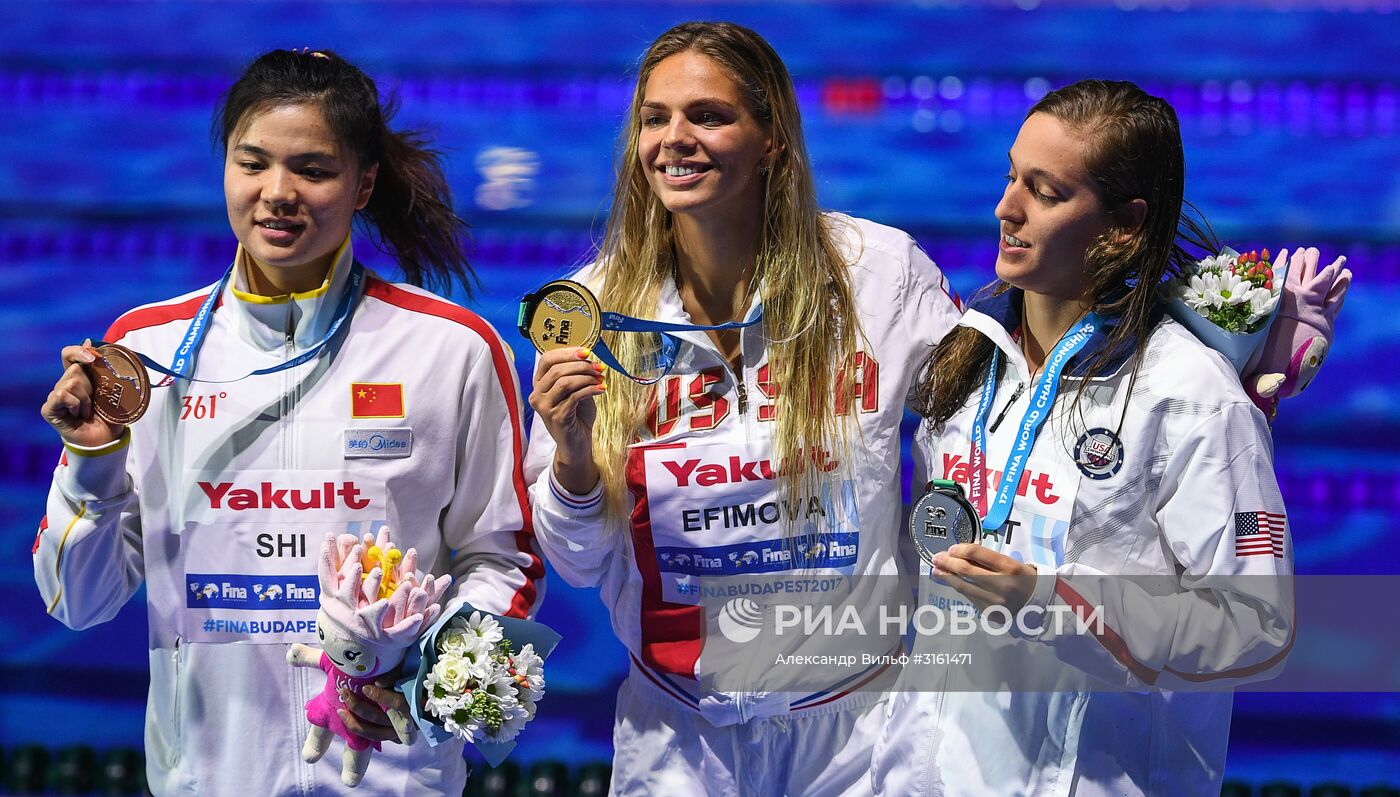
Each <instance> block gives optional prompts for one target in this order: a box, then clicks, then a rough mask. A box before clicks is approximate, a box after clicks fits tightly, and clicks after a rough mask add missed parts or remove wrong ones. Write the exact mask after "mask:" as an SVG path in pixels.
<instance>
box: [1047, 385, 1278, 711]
mask: <svg viewBox="0 0 1400 797" xmlns="http://www.w3.org/2000/svg"><path fill="white" fill-rule="evenodd" d="M1146 511H1147V513H1148V517H1147V518H1144V521H1145V522H1150V523H1154V524H1155V526H1156V527H1157V529H1159V530H1160V539H1161V544H1163V545H1165V546H1166V547H1167V550H1168V551H1169V552H1170V555H1171V557H1172V559H1174V560H1175V562H1176V563H1177V573H1176V574H1174V575H1164V576H1136V577H1134V576H1123V575H1117V574H1113V575H1110V574H1106V573H1103V572H1101V571H1096V570H1095V569H1093V568H1090V567H1087V566H1085V565H1083V564H1080V563H1074V562H1070V563H1066V564H1064V565H1062V566H1061V567H1060V568H1059V569H1058V571H1057V573H1056V576H1057V578H1055V579H1040V583H1039V584H1038V585H1037V590H1036V594H1035V595H1034V596H1033V597H1032V599H1031V603H1032V604H1039V605H1042V606H1043V605H1046V604H1049V605H1051V606H1055V605H1057V604H1058V605H1064V606H1067V607H1068V608H1069V609H1071V610H1073V611H1075V612H1076V613H1078V614H1079V616H1081V617H1086V618H1087V617H1091V616H1092V614H1093V612H1095V611H1098V612H1099V613H1100V617H1101V619H1102V623H1101V624H1099V623H1090V624H1089V625H1090V626H1091V632H1090V633H1088V634H1081V633H1078V632H1077V628H1076V625H1075V624H1074V623H1072V622H1071V623H1065V624H1060V627H1059V628H1057V627H1056V625H1057V624H1056V623H1054V622H1046V623H1045V625H1044V626H1043V628H1044V633H1043V634H1042V635H1041V637H1040V638H1041V639H1042V640H1043V641H1044V642H1046V643H1048V644H1050V645H1054V646H1055V648H1056V653H1057V655H1058V656H1059V658H1060V659H1061V660H1064V661H1068V662H1070V663H1072V664H1073V665H1074V666H1076V667H1078V668H1080V669H1081V670H1084V671H1085V672H1087V673H1088V674H1089V675H1091V676H1093V677H1096V678H1099V679H1102V680H1105V681H1108V682H1111V683H1114V684H1122V685H1127V686H1130V687H1139V686H1155V687H1158V688H1163V689H1175V690H1192V689H1197V690H1199V689H1212V690H1218V689H1222V688H1229V687H1232V686H1234V685H1237V684H1242V683H1247V682H1250V681H1259V680H1266V679H1268V678H1270V677H1273V676H1274V675H1276V674H1277V673H1278V671H1279V670H1280V669H1281V667H1282V665H1283V661H1284V659H1285V658H1286V656H1287V655H1288V651H1289V649H1290V648H1291V647H1292V645H1293V638H1294V627H1293V626H1294V611H1293V550H1292V543H1291V541H1290V540H1289V538H1288V530H1287V519H1286V517H1285V512H1284V507H1283V499H1282V496H1281V495H1280V493H1279V489H1278V483H1277V482H1276V481H1275V479H1274V472H1273V464H1272V441H1271V438H1270V436H1269V432H1268V428H1267V426H1266V425H1265V422H1264V419H1263V416H1262V415H1261V414H1260V413H1259V411H1258V410H1256V409H1255V408H1254V407H1253V406H1251V405H1248V404H1245V403H1237V404H1231V405H1228V406H1226V407H1225V408H1223V409H1222V410H1220V411H1219V412H1216V413H1214V414H1212V415H1210V416H1209V417H1207V418H1205V419H1204V420H1202V421H1200V422H1199V423H1198V424H1196V426H1195V428H1194V429H1192V430H1191V431H1190V432H1189V433H1188V434H1187V435H1186V436H1185V438H1184V439H1183V440H1182V441H1181V442H1180V443H1179V445H1178V446H1177V447H1176V449H1175V450H1174V451H1172V452H1170V454H1169V457H1168V459H1167V461H1166V464H1165V467H1164V469H1163V471H1162V474H1161V486H1160V487H1159V488H1158V491H1157V493H1156V500H1155V502H1154V503H1153V504H1152V505H1151V506H1149V507H1147V508H1146ZM1047 617H1048V618H1052V617H1053V615H1047Z"/></svg>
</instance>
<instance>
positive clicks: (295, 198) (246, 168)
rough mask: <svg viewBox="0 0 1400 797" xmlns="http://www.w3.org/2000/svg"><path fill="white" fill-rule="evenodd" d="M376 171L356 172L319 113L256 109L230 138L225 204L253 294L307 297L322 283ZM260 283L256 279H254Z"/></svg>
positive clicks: (297, 107) (310, 108)
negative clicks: (249, 268)
mask: <svg viewBox="0 0 1400 797" xmlns="http://www.w3.org/2000/svg"><path fill="white" fill-rule="evenodd" d="M377 171H378V166H377V164H371V165H370V167H369V168H368V169H365V168H362V167H361V165H360V164H359V163H357V159H356V158H355V155H354V154H353V153H352V152H350V151H349V150H348V149H347V148H346V147H345V146H344V144H343V143H342V142H341V141H340V140H338V139H337V138H336V136H335V135H334V133H332V132H331V129H330V126H329V125H327V124H326V120H325V118H324V116H323V115H322V114H321V111H320V109H318V108H317V107H315V106H312V105H282V106H275V107H272V108H265V109H255V110H253V111H251V112H250V113H249V116H248V118H247V119H246V120H245V121H244V122H243V123H242V124H241V125H240V126H239V127H238V129H236V130H235V131H234V135H232V136H230V137H229V140H228V150H227V152H226V154H225V159H224V200H225V202H226V204H227V206H228V220H229V225H230V226H231V227H232V228H233V232H234V235H236V236H237V237H238V242H239V243H240V244H242V245H243V248H244V250H245V251H246V252H247V253H248V254H249V255H250V256H251V257H252V259H253V265H254V268H256V269H258V271H259V274H258V275H249V284H250V286H251V287H252V288H253V290H254V291H257V290H258V288H257V286H258V284H260V283H261V284H266V285H268V286H270V287H272V288H273V289H275V290H276V291H277V292H280V293H287V292H292V291H307V290H312V289H314V288H316V287H319V286H320V285H321V283H322V281H324V280H325V276H326V272H327V270H328V269H329V268H330V262H331V258H332V256H334V254H335V251H336V249H337V248H338V247H339V246H340V244H341V242H342V241H344V240H345V236H346V235H347V234H349V232H350V223H351V221H352V220H353V218H354V215H355V211H356V210H359V209H361V208H363V207H364V206H365V205H366V204H367V203H368V202H369V198H370V194H371V193H372V192H373V190H374V177H375V174H376V173H377ZM257 277H261V279H257Z"/></svg>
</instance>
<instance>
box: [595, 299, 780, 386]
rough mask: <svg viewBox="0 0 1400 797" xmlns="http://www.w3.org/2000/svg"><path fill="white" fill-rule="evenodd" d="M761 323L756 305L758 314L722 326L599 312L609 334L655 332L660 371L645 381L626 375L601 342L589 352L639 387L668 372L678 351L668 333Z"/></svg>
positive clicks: (678, 342)
mask: <svg viewBox="0 0 1400 797" xmlns="http://www.w3.org/2000/svg"><path fill="white" fill-rule="evenodd" d="M762 320H763V307H762V305H760V306H759V308H758V312H757V313H755V314H754V317H753V318H750V319H749V320H747V321H728V322H725V323H723V324H713V325H710V324H681V323H676V322H672V321H653V320H650V319H646V318H633V317H632V316H630V315H623V314H622V313H610V312H607V311H606V310H605V311H603V318H602V321H603V329H604V330H607V331H610V332H659V333H661V350H660V351H659V352H658V353H657V361H658V365H659V366H660V369H661V370H660V372H659V373H658V374H657V375H656V376H654V377H651V378H649V379H643V378H639V377H636V376H633V375H632V374H630V373H628V372H627V369H626V368H623V367H622V364H621V363H619V362H618V361H617V357H615V356H613V353H612V351H611V350H609V349H608V344H606V343H604V342H603V339H602V338H601V337H600V338H598V342H597V343H596V344H595V345H594V346H593V353H594V354H596V355H598V360H599V361H601V362H602V363H603V364H604V365H606V366H607V367H609V368H611V369H613V370H614V371H617V372H618V373H620V374H622V375H623V376H625V377H627V378H628V379H631V380H632V381H633V382H636V383H638V384H642V385H650V384H653V383H655V382H658V381H660V379H661V377H663V376H665V375H666V374H668V373H670V371H671V366H673V365H675V364H676V355H677V354H678V353H679V352H680V348H681V341H680V338H677V337H676V336H675V335H672V334H670V333H672V332H706V331H709V330H712V329H713V330H721V331H722V330H726V329H744V328H745V327H751V326H753V325H754V324H757V323H758V322H760V321H762Z"/></svg>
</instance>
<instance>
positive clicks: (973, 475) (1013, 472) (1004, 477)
mask: <svg viewBox="0 0 1400 797" xmlns="http://www.w3.org/2000/svg"><path fill="white" fill-rule="evenodd" d="M1103 323H1104V322H1103V318H1102V317H1100V316H1099V315H1098V314H1097V313H1089V314H1088V315H1087V316H1085V317H1084V320H1083V321H1081V322H1079V326H1077V327H1075V328H1074V329H1072V330H1070V331H1068V332H1066V333H1065V336H1064V337H1062V338H1060V342H1059V343H1056V344H1055V348H1054V349H1052V350H1051V351H1050V356H1049V357H1047V358H1046V360H1045V368H1044V370H1042V371H1041V373H1040V377H1039V378H1038V379H1037V380H1036V382H1035V388H1034V390H1032V391H1031V397H1030V398H1031V403H1030V406H1029V407H1028V408H1027V409H1026V414H1025V415H1024V416H1022V418H1021V423H1020V428H1019V430H1018V431H1017V432H1016V441H1015V443H1014V444H1013V445H1012V447H1011V453H1010V455H1008V456H1007V459H1006V467H1005V468H1003V469H1002V472H1001V482H1000V483H999V484H998V485H997V491H996V496H995V497H994V498H993V499H992V502H991V508H990V509H988V507H987V477H986V451H987V430H986V425H987V416H988V415H989V414H990V413H991V409H992V398H993V397H994V396H995V395H996V389H997V366H998V364H999V363H1000V362H1001V350H1000V349H996V350H993V352H992V363H991V365H990V366H989V367H988V368H987V376H986V378H985V379H983V380H982V394H981V397H980V398H979V399H978V401H977V416H976V419H975V420H974V421H973V423H972V453H971V456H970V457H969V468H970V472H969V473H968V498H969V499H970V500H971V501H972V505H973V506H974V507H975V508H976V509H977V513H978V514H979V515H982V516H983V518H982V528H983V529H984V530H985V531H987V532H989V533H995V532H996V531H998V530H999V529H1001V527H1002V524H1004V523H1006V519H1007V518H1008V517H1010V516H1011V504H1012V502H1013V501H1015V500H1016V490H1017V488H1018V487H1020V485H1021V472H1022V471H1023V470H1025V468H1026V460H1028V459H1029V458H1030V454H1031V449H1033V448H1034V447H1035V440H1036V437H1038V436H1039V435H1040V428H1041V426H1043V425H1044V423H1045V421H1046V419H1047V418H1049V417H1050V408H1051V406H1053V405H1054V403H1055V395H1056V394H1057V393H1058V392H1059V390H1060V373H1061V372H1063V371H1064V369H1065V365H1066V364H1067V363H1068V362H1069V361H1070V358H1072V357H1074V355H1076V354H1078V353H1079V352H1080V351H1081V350H1083V348H1084V347H1085V346H1086V345H1087V344H1088V343H1089V339H1090V338H1092V337H1093V335H1094V333H1095V332H1097V331H1098V330H1100V329H1102V328H1103Z"/></svg>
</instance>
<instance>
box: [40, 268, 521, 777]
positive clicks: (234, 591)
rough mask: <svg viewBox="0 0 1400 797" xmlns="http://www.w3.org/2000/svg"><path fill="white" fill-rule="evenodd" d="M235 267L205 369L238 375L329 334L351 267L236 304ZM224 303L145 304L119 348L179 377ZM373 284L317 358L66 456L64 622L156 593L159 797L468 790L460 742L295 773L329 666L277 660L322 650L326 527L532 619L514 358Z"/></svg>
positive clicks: (192, 395)
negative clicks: (177, 353)
mask: <svg viewBox="0 0 1400 797" xmlns="http://www.w3.org/2000/svg"><path fill="white" fill-rule="evenodd" d="M238 257H239V258H240V266H239V268H238V269H237V277H236V279H235V280H232V281H230V284H229V285H228V287H227V288H225V291H224V294H223V296H222V297H221V301H220V304H219V306H218V308H217V310H216V311H215V312H214V314H213V319H212V327H211V329H210V331H209V334H208V337H207V338H206V339H205V342H204V345H203V348H202V349H201V350H200V352H199V359H198V363H197V371H196V373H195V376H197V377H199V378H204V379H232V378H236V377H240V376H243V375H244V374H247V373H249V372H250V371H253V370H255V369H259V368H265V367H269V366H272V365H275V364H277V363H278V362H283V361H286V360H288V359H291V358H292V357H294V356H295V355H296V354H297V353H299V352H301V351H303V350H305V349H306V348H308V347H310V346H312V345H314V344H315V343H316V342H317V341H319V340H321V338H322V337H323V336H324V334H325V332H326V329H327V328H328V326H329V325H330V323H331V317H332V316H333V315H334V312H335V308H336V305H337V304H338V300H339V298H340V296H341V295H342V294H343V292H344V290H346V289H347V287H348V273H349V271H350V264H351V262H352V255H351V253H350V246H349V243H348V241H347V243H346V244H344V245H342V247H341V249H340V251H339V252H338V253H337V256H336V261H335V264H334V267H333V270H332V272H331V274H330V276H329V277H328V279H327V283H326V284H324V285H323V286H322V288H321V289H318V290H315V291H311V292H308V293H305V294H296V295H293V296H291V297H282V298H281V299H280V300H278V299H268V298H264V297H256V296H251V295H249V294H246V293H244V292H243V291H242V290H240V286H241V285H242V284H243V279H242V275H243V268H242V264H241V258H242V257H243V254H242V252H241V251H240V252H239V255H238ZM211 289H212V288H210V287H206V288H204V289H202V290H199V291H195V292H194V293H190V294H187V295H185V296H181V297H178V298H175V299H172V300H170V301H166V302H159V303H156V304H152V305H147V306H144V307H140V308H137V309H135V310H132V311H130V312H128V313H126V314H125V315H123V316H122V317H121V318H120V319H118V320H117V321H116V323H115V324H114V325H113V326H112V328H111V330H109V331H108V334H107V340H108V341H110V342H114V343H121V344H123V345H125V346H127V347H129V348H132V349H135V350H137V351H139V352H142V353H144V354H147V355H149V356H151V357H153V358H154V359H155V360H156V361H157V362H166V363H168V362H169V361H170V359H171V356H172V353H173V352H174V350H175V349H176V347H177V346H178V345H179V343H180V341H181V340H182V339H183V336H184V334H185V331H186V329H187V328H188V327H189V324H190V320H191V318H192V317H193V316H194V315H195V311H196V309H197V308H198V307H199V305H200V303H201V302H202V300H203V298H204V297H205V296H207V295H208V293H209V291H210V290H211ZM362 290H363V295H362V296H361V298H360V300H359V303H358V306H357V307H356V308H355V310H354V313H353V316H352V317H351V318H350V320H349V321H348V322H347V324H348V330H342V332H341V334H340V336H339V337H338V340H337V341H336V342H333V343H332V344H331V345H330V346H328V347H327V350H325V351H323V352H322V353H321V355H320V356H319V357H317V358H315V359H313V360H311V361H310V362H308V363H303V364H301V365H299V366H296V367H294V368H292V369H289V370H286V371H281V372H278V373H273V374H267V375H263V376H255V377H250V378H247V379H242V380H240V381H236V382H231V383H227V384H202V383H198V382H193V383H191V382H184V381H181V382H178V383H176V384H174V385H171V386H169V387H164V388H160V389H157V390H154V391H153V395H152V400H151V406H150V409H149V410H148V411H147V413H146V415H145V417H143V418H141V419H140V420H139V421H137V422H136V423H134V424H133V425H132V426H131V427H130V428H129V444H128V443H127V438H124V439H123V441H119V442H118V443H116V444H114V445H112V446H108V447H106V448H104V449H100V450H78V449H75V448H72V447H69V448H68V449H67V450H66V451H65V452H64V457H63V459H62V461H61V462H60V464H59V466H58V468H57V470H56V471H55V472H54V480H53V486H52V488H51V490H50V492H49V498H48V508H47V511H48V514H47V516H46V517H45V519H44V522H43V523H42V524H41V529H40V533H39V537H38V539H37V541H36V547H35V551H34V576H35V580H36V581H37V582H38V585H39V592H40V594H41V595H42V596H43V600H44V603H45V605H46V606H47V608H48V610H49V613H50V614H52V615H53V616H54V617H55V618H57V619H58V620H60V621H62V622H63V623H64V624H66V625H68V626H69V627H71V628H74V629H82V628H87V627H89V626H92V625H95V624H97V623H100V622H103V621H105V620H108V619H110V618H111V617H112V616H113V615H115V614H116V613H117V610H118V609H119V608H121V606H122V604H124V603H125V602H126V601H127V599H129V598H130V597H131V596H132V594H133V593H135V592H136V590H137V588H138V587H139V586H141V584H142V583H143V582H144V583H145V585H146V591H147V606H148V617H149V624H150V639H149V647H150V666H151V688H150V696H149V702H148V705H147V713H146V766H147V774H148V777H149V781H150V786H151V789H152V791H153V792H154V793H155V794H157V795H163V796H164V795H201V796H207V795H224V794H248V795H259V796H260V797H261V796H262V795H311V794H342V793H354V794H357V795H372V794H405V793H407V794H437V793H442V794H451V795H456V794H459V793H460V792H461V789H462V787H463V784H464V781H465V767H464V763H463V760H462V756H461V752H462V747H461V745H460V743H458V744H446V745H442V746H439V747H436V748H429V747H428V745H427V744H426V743H423V742H419V743H418V744H415V745H413V746H411V747H405V746H403V745H399V744H385V745H384V749H383V752H382V753H375V755H374V757H373V760H372V761H371V763H370V766H369V772H368V773H367V775H366V776H365V779H364V781H363V782H362V783H361V785H360V786H359V787H358V788H357V789H355V790H354V791H353V792H350V791H349V790H348V789H346V788H345V787H344V786H343V785H342V784H341V782H340V774H339V772H340V757H341V756H340V748H341V743H340V742H339V741H338V740H337V741H336V742H334V743H333V745H332V749H331V750H330V751H329V752H328V753H327V755H326V756H325V757H324V758H323V759H322V760H321V761H320V762H318V763H316V764H306V763H303V762H302V760H301V755H300V749H301V745H302V742H303V740H304V738H305V735H306V732H307V729H308V727H309V726H308V724H307V722H306V720H305V717H304V714H305V710H304V704H305V703H306V701H307V700H308V699H310V698H311V697H312V696H314V695H316V694H319V693H320V691H321V688H322V683H323V679H324V677H325V676H324V674H323V673H322V672H320V671H319V670H316V669H294V668H292V667H291V666H289V665H288V664H287V663H286V661H285V659H284V656H285V654H286V651H287V645H288V644H289V643H291V642H296V641H300V642H306V643H311V644H314V643H315V641H316V638H315V633H314V620H315V613H316V605H317V604H316V594H317V591H316V589H315V588H316V586H317V584H316V567H315V558H316V556H317V552H318V550H319V547H320V541H321V539H322V537H323V536H324V534H325V532H326V531H336V532H340V531H350V532H356V533H358V532H369V531H374V530H376V529H377V528H378V527H379V526H380V525H382V524H384V523H386V522H387V523H388V525H389V526H390V528H391V529H392V531H393V537H394V541H395V542H396V543H397V544H398V545H399V546H400V547H401V548H405V549H407V548H409V547H415V548H417V549H418V553H419V556H420V559H419V562H420V568H425V569H430V570H431V572H434V573H438V574H441V573H449V572H450V573H451V574H452V575H453V577H454V578H455V579H456V583H455V584H454V586H453V591H452V593H451V594H450V595H449V597H450V598H453V599H466V600H469V601H471V602H472V603H473V604H474V605H476V606H478V607H481V608H484V609H488V610H491V611H496V612H503V613H504V612H509V613H511V614H513V615H516V616H522V617H523V616H526V615H529V614H532V613H533V612H534V610H535V608H536V606H537V605H538V603H539V600H540V598H541V597H542V595H543V593H542V589H543V581H542V579H543V575H544V569H543V563H542V561H541V560H540V559H539V557H538V556H537V555H536V553H535V549H534V544H533V539H532V529H531V524H530V514H529V506H528V497H527V494H526V489H525V482H524V477H523V471H522V462H523V456H522V455H523V450H522V448H523V439H522V436H521V434H520V432H521V427H522V423H523V421H522V415H521V405H520V390H519V385H518V383H517V380H516V377H515V371H514V369H513V367H512V366H511V362H510V355H509V350H508V349H507V348H506V346H505V345H504V344H503V343H502V341H501V339H500V338H499V337H498V336H497V335H496V333H495V331H494V330H493V329H492V328H491V327H490V325H489V324H487V323H486V322H485V321H483V320H482V319H480V318H478V317H477V316H475V315H474V314H472V313H470V312H468V311H467V310H464V309H463V308H461V307H458V306H456V305H454V304H451V303H450V302H447V301H444V300H442V299H440V298H438V297H435V296H433V295H431V294H428V293H426V292H424V291H421V290H418V289H416V288H413V287H410V286H404V285H396V284H391V283H388V282H385V281H383V280H381V279H379V278H378V277H375V276H374V275H373V274H369V275H367V279H366V280H365V282H364V287H363V289H362ZM153 376H155V377H156V379H155V380H153V381H157V380H158V379H159V375H158V374H155V375H153ZM352 394H353V395H352ZM308 588H310V591H308Z"/></svg>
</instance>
